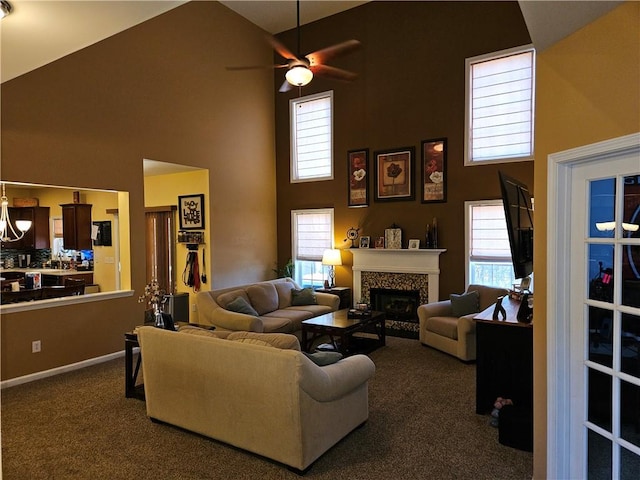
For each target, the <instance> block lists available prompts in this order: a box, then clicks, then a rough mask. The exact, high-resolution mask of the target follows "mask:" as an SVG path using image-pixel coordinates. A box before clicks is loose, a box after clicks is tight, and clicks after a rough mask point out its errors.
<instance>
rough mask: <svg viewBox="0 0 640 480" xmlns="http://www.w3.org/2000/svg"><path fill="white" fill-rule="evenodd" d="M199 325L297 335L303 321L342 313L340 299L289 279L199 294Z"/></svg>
mask: <svg viewBox="0 0 640 480" xmlns="http://www.w3.org/2000/svg"><path fill="white" fill-rule="evenodd" d="M196 304H197V307H198V323H200V324H203V325H215V327H216V328H217V329H222V330H242V331H248V332H265V333H293V334H295V335H296V336H298V337H300V332H301V330H302V321H303V320H307V319H309V318H312V317H317V316H319V315H324V314H325V313H330V312H333V311H336V310H338V307H339V305H340V297H338V296H337V295H332V294H330V293H322V292H313V291H312V290H311V289H301V288H300V286H298V284H296V282H295V281H293V279H291V278H289V277H285V278H278V279H276V280H268V281H265V282H257V283H252V284H248V285H240V286H237V287H231V288H223V289H220V290H211V291H206V292H198V294H197V295H196Z"/></svg>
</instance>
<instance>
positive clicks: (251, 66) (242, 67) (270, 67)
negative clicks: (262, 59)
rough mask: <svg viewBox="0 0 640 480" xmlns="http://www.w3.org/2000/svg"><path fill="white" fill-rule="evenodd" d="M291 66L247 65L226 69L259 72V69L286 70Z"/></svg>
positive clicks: (284, 64)
mask: <svg viewBox="0 0 640 480" xmlns="http://www.w3.org/2000/svg"><path fill="white" fill-rule="evenodd" d="M288 66H289V65H288V64H286V63H283V64H282V65H245V66H240V67H225V68H226V69H227V70H257V69H272V68H286V67H288Z"/></svg>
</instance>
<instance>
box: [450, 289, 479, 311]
mask: <svg viewBox="0 0 640 480" xmlns="http://www.w3.org/2000/svg"><path fill="white" fill-rule="evenodd" d="M449 299H450V300H451V309H452V311H453V316H454V317H463V316H465V315H469V314H470V313H476V312H479V311H480V296H479V295H478V292H475V291H474V292H468V293H463V294H462V295H456V294H455V293H454V294H451V295H450V296H449Z"/></svg>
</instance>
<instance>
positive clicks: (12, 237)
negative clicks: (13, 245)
mask: <svg viewBox="0 0 640 480" xmlns="http://www.w3.org/2000/svg"><path fill="white" fill-rule="evenodd" d="M1 200H2V212H1V213H0V241H2V242H5V243H6V242H17V241H18V240H20V239H21V238H22V237H24V234H25V233H26V232H27V231H28V230H29V229H30V228H31V220H16V221H15V224H16V226H15V228H14V226H13V225H12V224H11V219H10V218H9V199H8V198H7V194H6V192H5V189H4V183H3V184H2V197H1ZM16 228H17V229H18V230H19V231H20V234H18V233H17V232H16Z"/></svg>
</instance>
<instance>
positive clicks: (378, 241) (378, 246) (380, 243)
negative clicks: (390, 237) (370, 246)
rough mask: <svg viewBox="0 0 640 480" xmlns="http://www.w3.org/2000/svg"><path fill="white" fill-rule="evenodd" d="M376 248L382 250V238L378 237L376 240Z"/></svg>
mask: <svg viewBox="0 0 640 480" xmlns="http://www.w3.org/2000/svg"><path fill="white" fill-rule="evenodd" d="M376 248H384V237H378V238H377V239H376Z"/></svg>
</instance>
